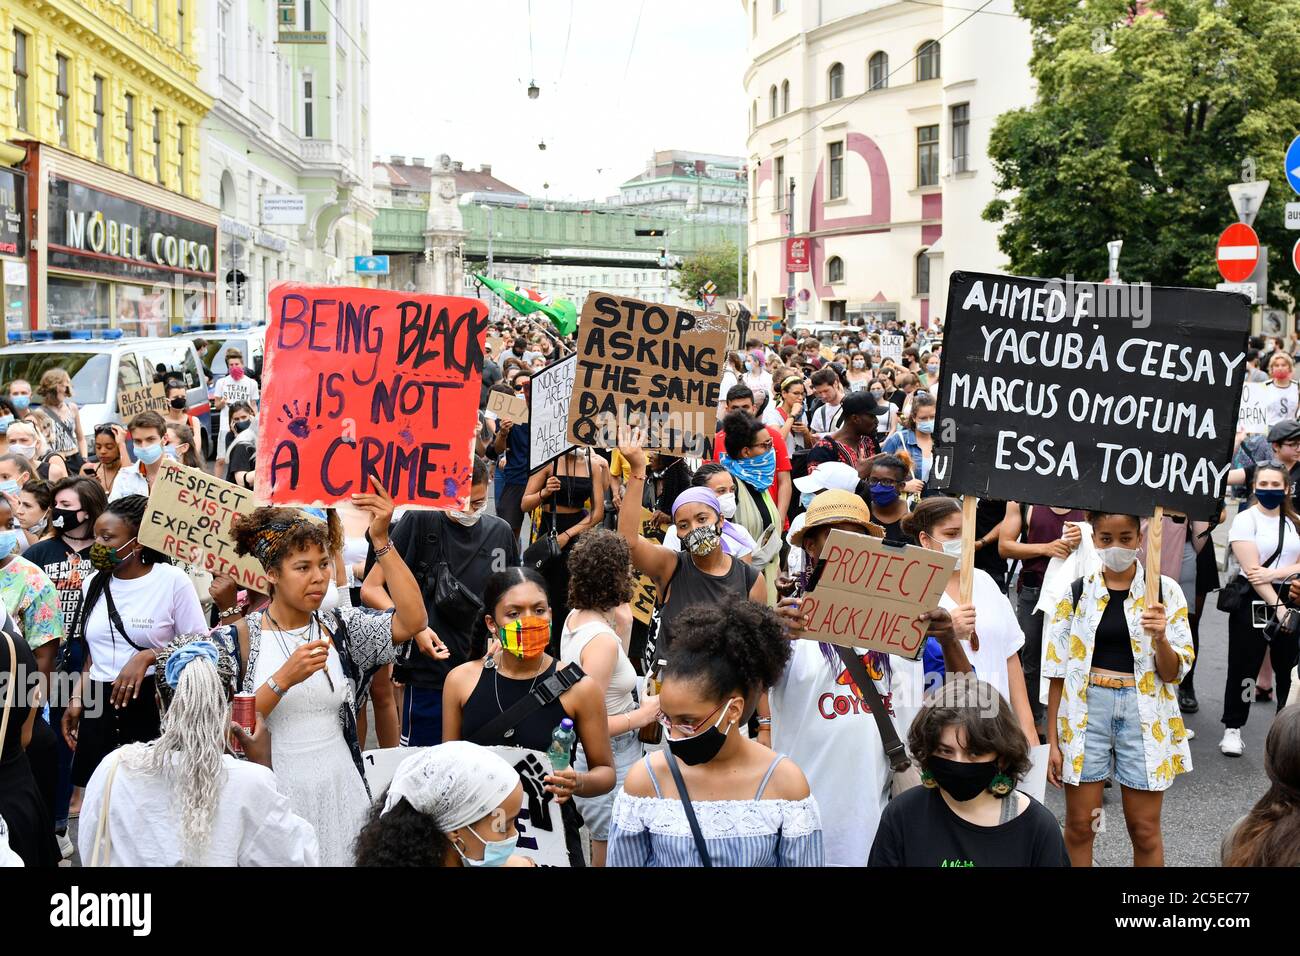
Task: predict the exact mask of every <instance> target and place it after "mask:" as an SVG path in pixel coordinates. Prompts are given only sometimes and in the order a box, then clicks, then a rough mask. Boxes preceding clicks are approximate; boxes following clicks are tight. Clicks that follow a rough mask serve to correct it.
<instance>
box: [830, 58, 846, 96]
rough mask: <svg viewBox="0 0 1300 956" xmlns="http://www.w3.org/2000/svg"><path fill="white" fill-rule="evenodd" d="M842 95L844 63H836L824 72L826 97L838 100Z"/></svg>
mask: <svg viewBox="0 0 1300 956" xmlns="http://www.w3.org/2000/svg"><path fill="white" fill-rule="evenodd" d="M843 95H844V64H843V63H836V64H835V65H834V66H832V67H831V68H830V70H829V71H828V72H827V73H826V98H827V99H828V100H838V99H839V98H840V97H841V96H843Z"/></svg>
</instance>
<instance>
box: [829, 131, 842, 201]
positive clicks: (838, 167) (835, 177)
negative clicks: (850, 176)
mask: <svg viewBox="0 0 1300 956" xmlns="http://www.w3.org/2000/svg"><path fill="white" fill-rule="evenodd" d="M829 149H830V167H831V176H830V180H831V183H830V196H829V197H828V198H830V199H843V198H844V143H843V142H839V143H831V144H830V148H829Z"/></svg>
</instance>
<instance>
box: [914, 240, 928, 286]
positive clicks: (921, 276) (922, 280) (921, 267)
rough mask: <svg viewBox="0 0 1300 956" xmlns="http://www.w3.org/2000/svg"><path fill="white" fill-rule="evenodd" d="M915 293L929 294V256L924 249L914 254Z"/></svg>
mask: <svg viewBox="0 0 1300 956" xmlns="http://www.w3.org/2000/svg"><path fill="white" fill-rule="evenodd" d="M916 294H917V295H929V294H930V257H929V255H927V254H926V251H925V250H924V249H922V250H921V251H920V252H918V253H917V254H916Z"/></svg>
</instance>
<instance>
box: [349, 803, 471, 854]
mask: <svg viewBox="0 0 1300 956" xmlns="http://www.w3.org/2000/svg"><path fill="white" fill-rule="evenodd" d="M386 796H387V794H385V795H384V796H383V797H381V798H380V799H379V800H377V801H375V805H374V806H373V807H371V809H370V818H369V819H368V820H367V821H366V825H365V826H364V827H362V828H361V833H360V834H358V836H357V842H356V865H357V866H446V865H447V851H448V850H450V849H451V841H450V840H448V839H447V835H446V834H445V833H443V832H442V831H441V830H439V829H438V826H437V824H435V823H434V822H433V818H432V817H427V816H425V815H424V814H423V813H421V812H420V811H419V810H417V809H415V807H413V806H411V805H410V804H409V803H407V802H406V799H405V798H403V799H401V800H398V801H397V803H396V804H394V805H393V809H391V810H389V811H388V812H387V813H384V812H383V810H384V803H385V798H386Z"/></svg>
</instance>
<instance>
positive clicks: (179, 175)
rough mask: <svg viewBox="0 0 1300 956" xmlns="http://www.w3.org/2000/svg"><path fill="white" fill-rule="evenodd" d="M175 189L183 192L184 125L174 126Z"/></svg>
mask: <svg viewBox="0 0 1300 956" xmlns="http://www.w3.org/2000/svg"><path fill="white" fill-rule="evenodd" d="M176 167H177V172H176V188H177V190H178V191H179V192H185V124H184V123H177V124H176Z"/></svg>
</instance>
